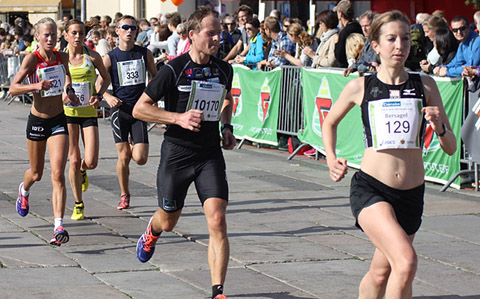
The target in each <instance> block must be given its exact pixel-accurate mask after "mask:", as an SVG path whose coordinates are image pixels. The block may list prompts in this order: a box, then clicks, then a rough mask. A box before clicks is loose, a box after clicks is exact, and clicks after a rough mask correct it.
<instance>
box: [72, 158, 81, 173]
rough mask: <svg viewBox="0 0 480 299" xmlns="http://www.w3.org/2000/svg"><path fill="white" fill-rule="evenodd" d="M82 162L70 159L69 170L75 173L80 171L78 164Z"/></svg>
mask: <svg viewBox="0 0 480 299" xmlns="http://www.w3.org/2000/svg"><path fill="white" fill-rule="evenodd" d="M81 163H82V161H81V160H80V159H77V158H72V157H70V169H72V170H74V171H75V172H78V171H80V164H81Z"/></svg>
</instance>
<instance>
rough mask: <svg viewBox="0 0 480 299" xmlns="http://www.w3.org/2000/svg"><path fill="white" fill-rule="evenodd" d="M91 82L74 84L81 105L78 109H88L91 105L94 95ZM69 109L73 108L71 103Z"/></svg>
mask: <svg viewBox="0 0 480 299" xmlns="http://www.w3.org/2000/svg"><path fill="white" fill-rule="evenodd" d="M90 85H91V83H90V82H72V87H73V89H74V90H75V95H76V96H77V98H78V99H79V100H80V105H79V106H75V107H76V108H78V107H87V106H89V105H90V103H89V100H90V97H91V95H92V92H91V90H92V89H91V88H90ZM67 106H68V107H73V106H72V105H71V104H70V103H69V104H67Z"/></svg>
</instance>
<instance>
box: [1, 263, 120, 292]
mask: <svg viewBox="0 0 480 299" xmlns="http://www.w3.org/2000/svg"><path fill="white" fill-rule="evenodd" d="M0 275H1V277H2V279H1V280H0V289H1V296H2V297H3V298H19V299H24V298H39V299H43V298H75V299H76V298H78V299H81V298H86V297H88V298H95V299H97V298H98V299H102V298H108V297H111V298H129V296H127V295H125V294H123V293H121V292H119V291H118V290H116V289H115V288H112V287H110V286H108V285H106V284H104V283H102V282H101V281H99V280H98V279H96V278H95V277H93V276H91V275H90V274H88V273H86V272H85V271H83V270H82V269H80V268H78V267H74V268H69V267H60V268H38V269H0ZM79 282H80V283H79ZM59 290H62V291H63V292H60V291H59ZM86 294H88V296H86Z"/></svg>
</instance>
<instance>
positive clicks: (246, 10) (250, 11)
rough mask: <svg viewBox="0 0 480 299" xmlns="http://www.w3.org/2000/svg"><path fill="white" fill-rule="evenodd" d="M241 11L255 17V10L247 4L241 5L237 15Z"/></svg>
mask: <svg viewBox="0 0 480 299" xmlns="http://www.w3.org/2000/svg"><path fill="white" fill-rule="evenodd" d="M240 11H244V12H246V13H247V16H250V17H251V16H253V10H252V8H251V7H250V6H248V5H246V4H243V5H240V7H239V8H238V9H237V14H238V13H239V12H240Z"/></svg>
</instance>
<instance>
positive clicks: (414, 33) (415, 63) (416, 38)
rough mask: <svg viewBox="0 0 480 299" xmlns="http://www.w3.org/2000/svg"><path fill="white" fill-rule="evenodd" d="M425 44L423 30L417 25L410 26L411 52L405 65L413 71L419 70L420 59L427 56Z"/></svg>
mask: <svg viewBox="0 0 480 299" xmlns="http://www.w3.org/2000/svg"><path fill="white" fill-rule="evenodd" d="M425 44H426V40H425V34H424V33H423V30H422V29H421V28H419V27H417V26H412V27H411V28H410V54H409V55H408V58H407V61H406V62H405V66H406V67H407V68H409V69H410V70H411V71H419V70H420V61H422V60H424V59H426V58H427V53H426V52H427V51H426V49H425Z"/></svg>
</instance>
